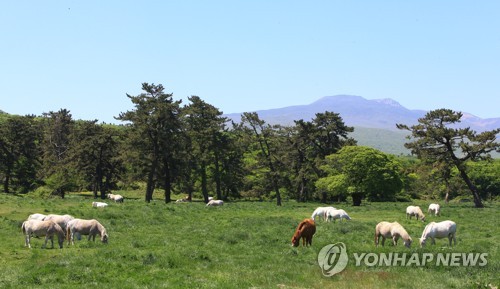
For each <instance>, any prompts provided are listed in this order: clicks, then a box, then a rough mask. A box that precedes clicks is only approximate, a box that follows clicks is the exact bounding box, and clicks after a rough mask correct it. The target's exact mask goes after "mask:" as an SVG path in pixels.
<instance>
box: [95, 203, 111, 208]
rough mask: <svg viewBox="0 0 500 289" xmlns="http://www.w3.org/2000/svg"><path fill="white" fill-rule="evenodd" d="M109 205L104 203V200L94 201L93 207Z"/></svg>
mask: <svg viewBox="0 0 500 289" xmlns="http://www.w3.org/2000/svg"><path fill="white" fill-rule="evenodd" d="M107 206H108V204H106V203H103V202H92V207H96V208H105V207H107Z"/></svg>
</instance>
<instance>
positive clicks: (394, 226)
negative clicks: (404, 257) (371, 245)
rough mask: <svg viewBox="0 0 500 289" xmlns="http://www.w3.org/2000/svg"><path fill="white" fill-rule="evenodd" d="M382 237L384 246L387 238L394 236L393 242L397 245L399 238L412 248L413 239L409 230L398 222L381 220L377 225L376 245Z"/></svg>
mask: <svg viewBox="0 0 500 289" xmlns="http://www.w3.org/2000/svg"><path fill="white" fill-rule="evenodd" d="M380 237H382V246H384V243H385V239H386V238H392V244H393V245H394V246H396V245H397V244H398V239H399V238H401V239H403V241H404V244H405V246H406V247H408V248H410V246H411V242H412V239H411V237H410V235H409V234H408V232H406V230H405V229H404V228H403V226H401V225H400V224H399V223H398V222H394V223H389V222H380V223H378V224H377V226H376V227H375V246H378V243H379V240H380Z"/></svg>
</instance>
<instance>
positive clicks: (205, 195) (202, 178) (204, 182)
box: [201, 163, 208, 203]
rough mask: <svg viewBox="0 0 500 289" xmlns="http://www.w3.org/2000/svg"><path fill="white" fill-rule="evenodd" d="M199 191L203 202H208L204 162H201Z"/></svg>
mask: <svg viewBox="0 0 500 289" xmlns="http://www.w3.org/2000/svg"><path fill="white" fill-rule="evenodd" d="M201 193H202V194H203V200H204V201H205V203H208V189H207V168H206V166H205V164H204V163H202V164H201Z"/></svg>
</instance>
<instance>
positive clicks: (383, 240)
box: [382, 236, 385, 246]
mask: <svg viewBox="0 0 500 289" xmlns="http://www.w3.org/2000/svg"><path fill="white" fill-rule="evenodd" d="M382 246H385V237H384V236H382Z"/></svg>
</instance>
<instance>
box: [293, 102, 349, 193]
mask: <svg viewBox="0 0 500 289" xmlns="http://www.w3.org/2000/svg"><path fill="white" fill-rule="evenodd" d="M353 131H354V128H353V127H349V126H346V125H345V123H344V122H343V120H342V118H341V117H340V115H339V114H338V113H334V112H329V111H325V112H324V113H317V114H316V116H315V117H314V119H313V120H312V121H304V120H302V119H301V120H298V121H295V127H293V128H292V131H291V133H290V134H289V135H290V137H288V140H289V144H290V150H288V151H289V154H291V155H292V157H291V158H289V159H291V160H293V163H292V165H291V167H293V168H294V169H295V176H296V177H295V178H294V180H295V183H296V184H297V185H296V186H297V190H298V194H297V195H298V198H297V199H298V200H302V201H305V200H306V199H307V196H308V192H307V190H308V189H309V190H312V189H313V186H312V185H313V184H314V182H315V181H316V180H317V179H318V178H321V177H323V176H324V175H323V171H322V170H320V169H319V166H321V165H322V164H323V162H324V159H325V157H326V156H327V155H330V154H333V153H336V152H337V151H338V150H340V149H341V148H342V147H343V146H345V145H356V141H355V140H354V139H352V138H349V137H348V133H350V132H353ZM321 199H322V202H326V192H325V191H323V192H322V198H321Z"/></svg>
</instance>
